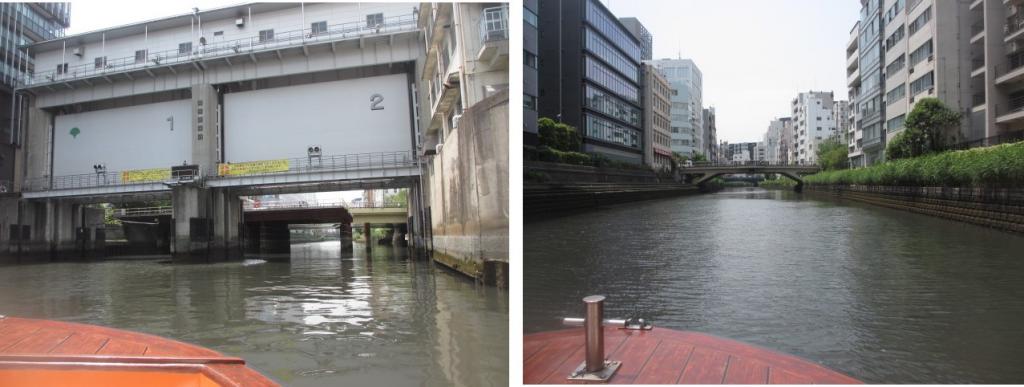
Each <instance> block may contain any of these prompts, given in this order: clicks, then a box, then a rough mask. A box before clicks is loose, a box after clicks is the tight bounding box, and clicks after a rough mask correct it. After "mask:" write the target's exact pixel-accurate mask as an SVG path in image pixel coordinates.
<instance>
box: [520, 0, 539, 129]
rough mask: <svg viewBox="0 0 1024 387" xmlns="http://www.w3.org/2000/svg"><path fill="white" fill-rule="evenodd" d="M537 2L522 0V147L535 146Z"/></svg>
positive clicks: (534, 0) (535, 0)
mask: <svg viewBox="0 0 1024 387" xmlns="http://www.w3.org/2000/svg"><path fill="white" fill-rule="evenodd" d="M538 21H539V18H538V17H537V0H523V145H524V146H527V147H533V146H536V145H537V119H538V118H540V117H538V116H537V101H538V99H537V98H538V96H539V94H538V90H539V89H538V87H537V77H538V75H537V67H538V61H539V59H538V56H537V54H538V53H539V51H538V47H537V33H538V31H537V23H538Z"/></svg>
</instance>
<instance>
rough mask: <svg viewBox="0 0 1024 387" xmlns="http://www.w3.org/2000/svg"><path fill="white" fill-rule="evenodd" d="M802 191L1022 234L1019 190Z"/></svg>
mask: <svg viewBox="0 0 1024 387" xmlns="http://www.w3.org/2000/svg"><path fill="white" fill-rule="evenodd" d="M805 192H808V193H812V194H829V195H833V196H837V197H840V198H843V199H850V200H855V201H859V202H863V203H869V204H874V205H877V206H882V207H887V208H892V209H898V210H904V211H911V212H916V213H919V214H925V215H931V216H937V217H940V218H945V219H951V220H956V221H961V222H966V223H971V224H976V225H980V226H986V227H992V228H996V229H1000V230H1005V231H1010V232H1016V233H1024V190H1022V189H992V188H954V187H885V186H864V185H843V186H823V185H808V186H807V187H806V191H805Z"/></svg>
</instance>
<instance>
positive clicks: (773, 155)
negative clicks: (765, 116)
mask: <svg viewBox="0 0 1024 387" xmlns="http://www.w3.org/2000/svg"><path fill="white" fill-rule="evenodd" d="M787 122H789V117H785V118H776V119H774V120H772V122H771V123H769V124H768V130H767V131H766V132H765V134H764V140H763V141H762V142H764V146H765V161H768V162H770V163H772V164H778V163H782V162H784V160H785V158H784V157H783V156H782V155H783V154H784V153H785V149H786V147H785V146H784V145H783V144H782V136H783V131H784V129H785V126H786V123H787Z"/></svg>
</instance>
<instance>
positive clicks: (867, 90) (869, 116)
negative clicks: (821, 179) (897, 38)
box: [856, 0, 887, 165]
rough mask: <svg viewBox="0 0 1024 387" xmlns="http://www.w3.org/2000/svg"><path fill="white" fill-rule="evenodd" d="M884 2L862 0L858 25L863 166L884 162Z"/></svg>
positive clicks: (860, 128)
mask: <svg viewBox="0 0 1024 387" xmlns="http://www.w3.org/2000/svg"><path fill="white" fill-rule="evenodd" d="M882 3H883V0H861V5H862V8H861V13H860V23H859V24H858V27H859V28H858V37H857V39H858V43H857V45H858V48H857V51H858V52H859V55H858V58H857V60H858V61H859V62H860V63H859V64H858V66H859V71H860V86H859V90H858V95H857V101H856V109H857V110H858V124H857V125H858V127H859V130H860V132H861V138H860V141H861V142H860V148H861V152H862V153H863V157H864V160H862V163H863V164H865V165H870V164H874V163H875V162H878V161H881V160H883V153H884V150H885V131H884V130H883V129H882V125H883V123H884V122H883V121H884V119H885V115H884V105H883V100H882V98H883V93H884V91H883V88H884V82H883V80H884V76H885V74H884V73H883V65H882V63H883V51H884V49H885V47H884V42H883V41H884V39H886V37H887V35H885V33H884V32H885V31H884V26H885V24H884V23H883V11H882V8H883V7H882V6H883V4H882Z"/></svg>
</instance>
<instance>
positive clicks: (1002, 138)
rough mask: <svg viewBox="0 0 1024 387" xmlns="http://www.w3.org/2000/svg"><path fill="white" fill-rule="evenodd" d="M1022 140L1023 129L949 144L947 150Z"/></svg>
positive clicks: (1023, 137)
mask: <svg viewBox="0 0 1024 387" xmlns="http://www.w3.org/2000/svg"><path fill="white" fill-rule="evenodd" d="M1018 141H1024V131H1017V132H1010V133H1003V134H1000V135H996V136H991V137H985V138H979V139H977V140H971V141H964V142H961V143H957V144H953V145H951V146H949V150H964V149H970V148H977V147H983V146H993V145H999V144H1007V143H1012V142H1018Z"/></svg>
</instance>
